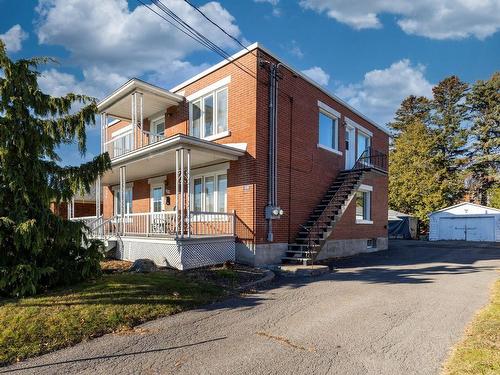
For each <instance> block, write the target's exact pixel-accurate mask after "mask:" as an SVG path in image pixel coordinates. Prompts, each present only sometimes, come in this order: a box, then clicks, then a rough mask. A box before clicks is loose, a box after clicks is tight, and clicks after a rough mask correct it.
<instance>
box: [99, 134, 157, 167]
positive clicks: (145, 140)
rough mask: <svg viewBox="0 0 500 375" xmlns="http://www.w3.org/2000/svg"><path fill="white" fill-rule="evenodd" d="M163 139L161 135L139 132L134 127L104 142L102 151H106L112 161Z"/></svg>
mask: <svg viewBox="0 0 500 375" xmlns="http://www.w3.org/2000/svg"><path fill="white" fill-rule="evenodd" d="M164 139H165V136H164V135H163V134H154V133H151V132H149V131H147V130H143V131H141V130H140V128H139V127H137V126H136V127H135V128H132V129H131V130H129V131H127V132H125V133H123V134H120V135H118V136H116V137H113V138H111V139H110V140H108V141H106V142H104V151H107V152H108V154H109V157H110V158H111V159H113V158H116V157H118V156H121V155H124V154H126V153H128V152H131V151H134V150H136V149H138V148H141V147H144V146H147V145H150V144H152V143H156V142H159V141H162V140H164Z"/></svg>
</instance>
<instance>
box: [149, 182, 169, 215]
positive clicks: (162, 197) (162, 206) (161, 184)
mask: <svg viewBox="0 0 500 375" xmlns="http://www.w3.org/2000/svg"><path fill="white" fill-rule="evenodd" d="M157 188H161V208H160V212H163V211H165V183H163V182H161V183H160V182H157V183H152V184H151V186H150V189H149V201H150V203H149V206H150V208H149V211H150V212H151V213H153V212H155V211H154V200H153V190H154V189H157Z"/></svg>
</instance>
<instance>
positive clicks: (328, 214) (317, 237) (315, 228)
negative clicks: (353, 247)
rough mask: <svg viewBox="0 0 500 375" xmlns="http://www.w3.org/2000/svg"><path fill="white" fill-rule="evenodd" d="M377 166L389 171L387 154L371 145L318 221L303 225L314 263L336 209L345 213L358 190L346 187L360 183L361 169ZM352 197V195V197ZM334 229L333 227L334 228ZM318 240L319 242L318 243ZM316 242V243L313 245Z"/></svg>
mask: <svg viewBox="0 0 500 375" xmlns="http://www.w3.org/2000/svg"><path fill="white" fill-rule="evenodd" d="M371 168H375V169H378V170H380V171H383V172H387V155H386V154H384V153H382V152H379V151H376V150H374V149H373V148H371V147H369V148H368V149H366V150H365V151H364V152H363V153H362V154H361V155H360V157H359V158H358V159H357V160H356V162H355V163H354V166H353V168H352V169H351V170H349V171H348V173H347V176H346V177H345V178H344V181H343V182H342V184H341V185H340V186H339V187H338V189H337V190H336V191H335V193H334V194H333V196H332V198H331V199H330V201H329V202H328V203H327V205H326V207H325V209H324V210H323V212H322V213H321V214H320V216H319V217H318V218H317V219H316V221H315V222H314V223H313V225H311V227H310V228H307V227H304V226H302V228H303V229H305V230H306V231H307V232H308V235H307V241H306V243H307V251H306V254H307V255H308V257H309V258H311V262H312V264H314V260H315V259H316V256H317V255H318V253H319V250H321V246H322V243H321V242H323V241H324V239H322V236H323V235H324V234H322V233H321V232H322V231H323V232H326V231H327V230H328V227H329V226H331V224H332V221H333V222H334V221H335V216H336V215H338V213H336V214H335V213H334V210H335V209H338V210H340V216H342V215H343V212H342V210H343V206H344V205H345V203H346V202H350V196H352V193H353V191H355V190H357V187H356V186H353V187H352V188H346V187H347V186H348V185H351V184H353V183H354V185H356V183H358V182H359V181H360V180H361V176H359V173H360V171H363V170H366V169H371ZM346 192H347V193H348V194H347V197H346V198H342V197H341V194H344V193H346ZM351 198H352V197H351ZM332 229H333V228H332ZM316 241H318V243H317V244H316ZM313 244H314V245H313ZM314 247H316V248H319V249H318V250H314Z"/></svg>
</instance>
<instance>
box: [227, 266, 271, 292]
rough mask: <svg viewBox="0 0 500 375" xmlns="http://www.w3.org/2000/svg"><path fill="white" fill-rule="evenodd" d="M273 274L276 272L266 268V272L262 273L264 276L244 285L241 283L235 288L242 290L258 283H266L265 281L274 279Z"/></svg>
mask: <svg viewBox="0 0 500 375" xmlns="http://www.w3.org/2000/svg"><path fill="white" fill-rule="evenodd" d="M275 276H276V274H275V273H274V272H273V271H271V270H266V273H265V274H264V277H262V278H261V279H259V280H256V281H252V282H250V283H247V284H245V285H241V286H239V287H238V288H236V290H238V291H242V290H246V289H249V288H252V287H255V286H257V285H260V284H264V283H267V282H269V281H271V280H272V279H274V277H275Z"/></svg>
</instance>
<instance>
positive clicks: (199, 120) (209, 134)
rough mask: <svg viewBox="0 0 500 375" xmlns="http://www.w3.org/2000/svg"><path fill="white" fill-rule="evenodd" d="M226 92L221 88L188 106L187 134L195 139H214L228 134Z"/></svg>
mask: <svg viewBox="0 0 500 375" xmlns="http://www.w3.org/2000/svg"><path fill="white" fill-rule="evenodd" d="M227 113H228V90H227V87H222V88H220V89H218V90H214V91H212V92H210V93H208V94H205V95H203V96H201V97H199V98H197V99H195V100H193V101H191V104H190V114H191V116H190V117H191V121H190V130H189V133H190V134H191V135H192V136H193V137H197V138H209V139H210V138H214V137H217V136H221V135H224V134H226V133H227V132H228V127H227Z"/></svg>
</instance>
